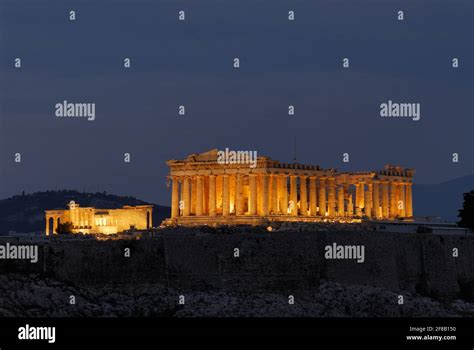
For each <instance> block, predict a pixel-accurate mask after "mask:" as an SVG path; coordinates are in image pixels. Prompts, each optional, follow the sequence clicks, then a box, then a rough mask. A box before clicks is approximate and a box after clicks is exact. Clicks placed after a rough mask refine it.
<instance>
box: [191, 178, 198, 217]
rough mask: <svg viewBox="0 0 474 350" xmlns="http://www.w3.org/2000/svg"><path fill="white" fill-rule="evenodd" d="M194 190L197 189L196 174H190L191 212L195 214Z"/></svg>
mask: <svg viewBox="0 0 474 350" xmlns="http://www.w3.org/2000/svg"><path fill="white" fill-rule="evenodd" d="M196 191H197V179H196V176H195V175H193V176H191V214H193V215H195V214H196Z"/></svg>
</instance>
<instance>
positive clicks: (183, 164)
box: [166, 149, 415, 181]
mask: <svg viewBox="0 0 474 350" xmlns="http://www.w3.org/2000/svg"><path fill="white" fill-rule="evenodd" d="M217 157H218V150H217V149H212V150H210V151H207V152H203V153H194V154H191V155H189V156H188V157H186V158H185V159H184V160H175V159H173V160H169V161H167V162H166V163H167V165H168V166H170V168H171V173H170V176H174V175H177V176H182V175H186V172H188V171H193V172H196V174H202V175H209V174H224V173H227V174H235V173H239V172H241V171H244V172H246V173H273V172H275V173H284V172H285V170H291V173H294V174H296V175H301V176H303V175H306V176H342V177H344V176H346V175H344V174H349V175H351V176H353V177H359V178H360V181H363V179H364V177H366V178H367V179H379V180H385V179H388V178H390V179H393V180H400V181H406V179H404V178H407V179H409V178H412V177H413V175H414V173H415V171H414V170H413V169H408V168H403V167H401V166H398V165H392V164H387V165H385V166H384V168H383V169H382V170H375V171H368V172H341V173H339V172H338V171H337V169H335V168H328V169H323V168H321V167H320V166H319V165H309V164H301V163H283V162H279V161H277V160H273V159H271V158H269V157H266V156H258V157H257V163H256V167H255V168H249V165H248V164H242V163H236V164H233V163H231V164H228V163H226V164H219V163H218V162H217Z"/></svg>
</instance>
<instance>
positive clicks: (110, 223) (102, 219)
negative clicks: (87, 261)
mask: <svg viewBox="0 0 474 350" xmlns="http://www.w3.org/2000/svg"><path fill="white" fill-rule="evenodd" d="M68 207H69V209H66V210H46V235H50V234H51V233H54V234H56V233H57V229H58V226H59V224H60V223H66V222H70V223H71V224H72V233H79V232H81V233H86V234H89V233H102V234H114V233H118V232H122V231H125V230H129V229H130V228H135V229H137V230H145V229H148V228H150V227H151V226H152V218H151V215H152V211H153V206H152V205H138V206H124V207H123V208H120V209H97V208H93V207H80V206H79V204H77V203H75V202H74V201H71V202H69V204H68Z"/></svg>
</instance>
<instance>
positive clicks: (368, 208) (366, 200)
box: [364, 184, 372, 218]
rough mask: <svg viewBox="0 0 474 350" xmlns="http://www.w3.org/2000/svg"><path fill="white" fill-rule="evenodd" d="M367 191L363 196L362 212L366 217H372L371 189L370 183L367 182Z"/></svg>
mask: <svg viewBox="0 0 474 350" xmlns="http://www.w3.org/2000/svg"><path fill="white" fill-rule="evenodd" d="M367 187H368V188H367V191H366V192H365V198H364V212H365V216H367V217H368V218H371V217H372V190H371V185H370V184H369V185H368V186H367Z"/></svg>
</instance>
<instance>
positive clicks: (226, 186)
mask: <svg viewBox="0 0 474 350" xmlns="http://www.w3.org/2000/svg"><path fill="white" fill-rule="evenodd" d="M229 214H230V181H229V175H227V174H224V175H223V180H222V215H223V216H228V215H229Z"/></svg>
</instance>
